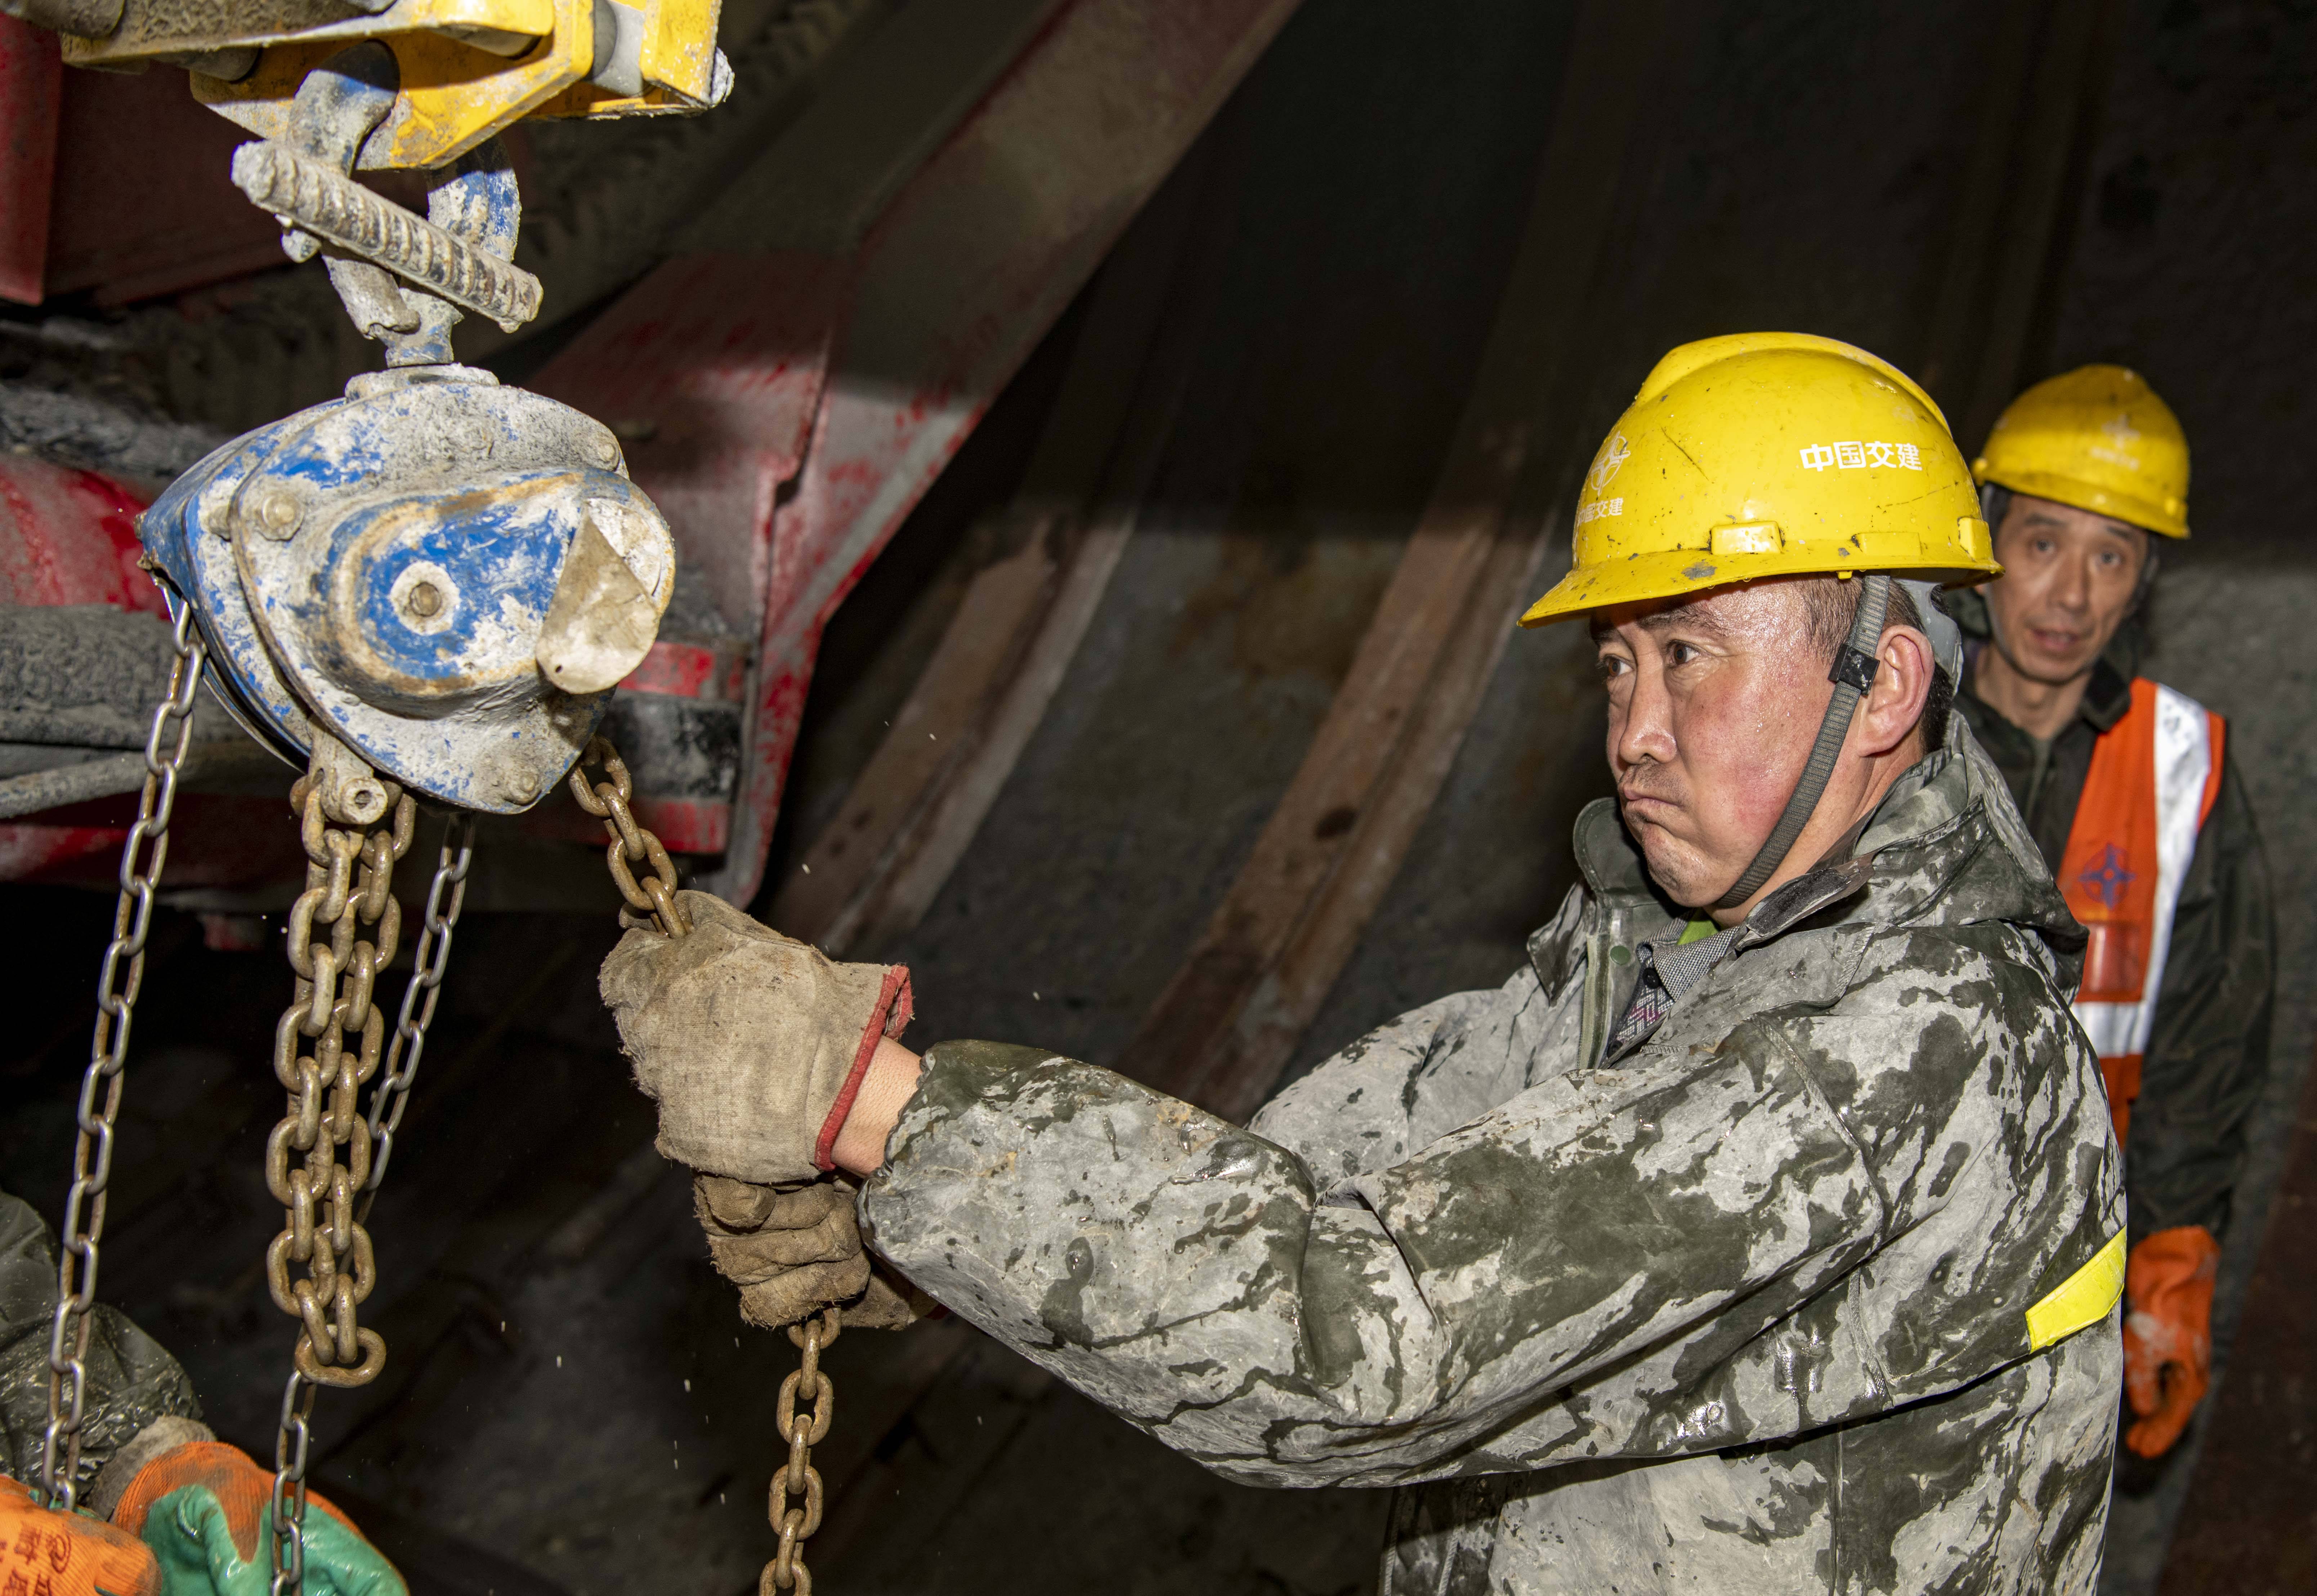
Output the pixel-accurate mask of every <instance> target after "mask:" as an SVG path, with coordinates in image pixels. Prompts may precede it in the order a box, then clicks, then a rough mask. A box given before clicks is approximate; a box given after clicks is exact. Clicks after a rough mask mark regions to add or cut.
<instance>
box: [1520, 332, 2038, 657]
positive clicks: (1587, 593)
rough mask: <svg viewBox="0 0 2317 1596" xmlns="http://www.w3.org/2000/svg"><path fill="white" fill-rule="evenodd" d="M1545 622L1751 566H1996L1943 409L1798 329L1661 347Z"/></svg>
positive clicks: (1929, 576) (1605, 451) (1722, 582)
mask: <svg viewBox="0 0 2317 1596" xmlns="http://www.w3.org/2000/svg"><path fill="white" fill-rule="evenodd" d="M1572 541H1573V542H1574V544H1575V551H1574V552H1575V560H1574V562H1573V564H1572V565H1571V567H1570V572H1569V574H1568V575H1567V576H1565V577H1563V578H1561V580H1560V582H1558V583H1557V584H1555V585H1554V587H1553V589H1552V591H1551V592H1550V593H1547V594H1546V595H1545V596H1543V598H1540V599H1538V600H1537V601H1536V603H1534V605H1530V606H1529V610H1528V613H1527V614H1525V615H1523V616H1522V617H1521V624H1522V625H1524V626H1542V625H1543V624H1545V623H1548V622H1552V621H1559V620H1564V619H1566V618H1568V617H1569V616H1570V615H1579V614H1586V613H1587V612H1588V611H1591V610H1597V609H1604V608H1606V607H1607V606H1609V605H1620V604H1633V603H1636V602H1639V601H1641V600H1644V599H1651V598H1669V597H1672V596H1676V595H1678V594H1683V593H1695V592H1700V591H1703V590H1704V589H1705V588H1708V587H1726V586H1728V585H1730V584H1731V583H1734V582H1749V581H1753V580H1755V579H1757V578H1761V577H1782V576H1803V575H1814V574H1835V575H1845V576H1847V575H1850V574H1852V573H1855V572H1860V571H1889V572H1892V573H1894V574H1901V575H1904V576H1907V577H1910V578H1918V579H1921V580H1928V581H1940V582H1946V583H1958V582H1979V581H1984V580H1986V579H1987V578H1990V577H1994V576H2000V575H2002V567H2000V566H1999V565H1998V564H1996V562H1995V558H1994V554H1993V552H1992V551H1991V550H1990V546H1989V542H1988V535H1987V523H1986V522H1985V521H1983V520H1982V519H1981V517H1980V510H1979V496H1978V493H1977V492H1976V491H1975V490H1974V489H1973V484H1972V480H1971V473H1970V472H1969V471H1966V470H1965V469H1964V463H1963V455H1962V453H1961V452H1960V451H1958V450H1957V449H1956V448H1955V440H1954V439H1953V438H1952V437H1951V436H1949V435H1948V433H1947V423H1946V417H1945V416H1942V415H1941V414H1940V413H1939V408H1938V406H1937V405H1935V404H1933V403H1932V402H1931V399H1930V396H1929V395H1928V394H1926V393H1925V392H1924V391H1923V390H1921V389H1920V388H1919V387H1917V386H1916V385H1915V383H1914V382H1913V381H1912V380H1910V378H1908V377H1907V376H1906V375H1905V374H1904V373H1902V372H1900V371H1899V369H1898V368H1897V367H1895V366H1893V365H1892V364H1890V363H1888V362H1887V361H1883V360H1879V359H1877V358H1876V357H1874V355H1872V354H1867V353H1866V351H1865V350H1864V349H1858V348H1854V347H1853V346H1851V345H1848V344H1839V343H1837V342H1836V341H1835V340H1834V339H1832V338H1820V337H1813V336H1811V335H1809V334H1807V333H1740V334H1736V335H1733V336H1729V337H1722V338H1704V339H1701V340H1700V341H1698V342H1697V343H1695V344H1684V345H1682V346H1681V347H1680V348H1678V349H1676V350H1675V351H1674V352H1673V353H1672V354H1668V355H1667V356H1666V357H1665V358H1664V359H1663V360H1661V361H1659V362H1658V363H1657V369H1656V370H1654V371H1652V372H1651V373H1650V374H1649V378H1648V380H1647V381H1644V382H1643V383H1642V390H1641V392H1640V393H1638V394H1636V395H1635V396H1634V398H1633V404H1632V405H1631V406H1630V407H1629V408H1627V409H1626V411H1625V413H1624V416H1623V417H1619V419H1618V421H1617V425H1616V426H1615V427H1613V428H1612V429H1611V430H1610V433H1609V437H1608V440H1607V442H1606V443H1604V444H1602V445H1601V450H1600V453H1597V454H1596V455H1595V456H1594V457H1593V465H1592V468H1591V469H1590V470H1589V471H1587V472H1586V475H1585V485H1584V489H1583V490H1582V491H1581V492H1580V493H1579V495H1578V498H1577V521H1576V535H1575V538H1574V539H1573V540H1572Z"/></svg>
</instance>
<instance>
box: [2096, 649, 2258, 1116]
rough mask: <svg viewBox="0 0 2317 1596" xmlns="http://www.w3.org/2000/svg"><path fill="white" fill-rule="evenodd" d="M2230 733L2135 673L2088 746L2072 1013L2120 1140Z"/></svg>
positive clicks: (2198, 707)
mask: <svg viewBox="0 0 2317 1596" xmlns="http://www.w3.org/2000/svg"><path fill="white" fill-rule="evenodd" d="M2227 730H2228V727H2227V723H2226V722H2223V720H2222V719H2221V717H2220V716H2218V715H2216V714H2214V713H2212V712H2211V711H2210V710H2207V709H2206V708H2205V706H2204V705H2202V704H2198V703H2197V702H2196V700H2195V699H2193V698H2190V697H2188V696H2187V695H2186V694H2184V693H2176V692H2174V691H2173V690H2172V689H2171V688H2169V687H2167V686H2160V685H2159V684H2158V683H2155V682H2151V681H2148V680H2146V679H2144V678H2136V679H2134V682H2133V684H2132V708H2131V709H2130V710H2129V711H2127V712H2126V713H2125V716H2124V718H2123V719H2122V720H2119V721H2118V722H2116V724H2115V725H2113V726H2111V727H2109V728H2108V729H2107V731H2104V732H2102V733H2100V737H2099V740H2098V742H2097V743H2095V744H2093V745H2092V763H2091V769H2090V770H2089V773H2087V775H2086V776H2085V777H2084V795H2083V798H2082V800H2081V801H2080V802H2078V803H2077V805H2076V820H2075V824H2074V825H2073V826H2071V828H2070V829H2069V831H2068V850H2067V852H2066V853H2065V854H2063V855H2062V856H2061V859H2060V881H2059V885H2060V891H2061V892H2062V894H2063V895H2064V896H2065V897H2066V898H2067V901H2068V908H2069V910H2071V912H2072V913H2073V914H2074V915H2075V917H2076V919H2079V920H2080V921H2081V922H2083V927H2084V929H2085V930H2087V931H2089V932H2090V933H2091V940H2090V942H2089V944H2088V945H2087V946H2086V947H2085V949H2084V983H2083V987H2082V989H2081V990H2080V991H2078V992H2077V994H2076V1018H2078V1019H2080V1020H2081V1021H2082V1022H2083V1027H2084V1031H2085V1033H2086V1035H2088V1036H2090V1037H2091V1041H2092V1048H2093V1051H2095V1052H2096V1053H2098V1054H2099V1062H2100V1078H2101V1080H2103V1081H2104V1082H2106V1084H2107V1106H2108V1113H2109V1114H2110V1116H2113V1117H2114V1119H2115V1121H2116V1141H2117V1143H2119V1144H2121V1143H2123V1141H2124V1134H2125V1129H2126V1128H2127V1127H2128V1126H2129V1125H2131V1123H2132V1104H2133V1099H2134V1098H2137V1097H2139V1095H2140V1061H2141V1057H2142V1055H2143V1054H2145V1053H2146V1052H2147V1051H2148V1036H2149V1032H2150V1030H2151V1027H2153V1026H2154V1024H2155V1018H2156V994H2157V991H2158V989H2159V988H2160V985H2161V984H2162V982H2163V979H2164V955H2165V953H2166V951H2167V949H2168V948H2169V946H2170V943H2171V940H2172V911H2173V910H2174V908H2175V907H2176V906H2177V905H2178V903H2179V901H2180V883H2181V881H2182V880H2183V879H2184V878H2185V877H2186V876H2187V874H2188V862H2189V860H2191V859H2192V858H2194V857H2195V856H2196V835H2197V833H2198V832H2199V831H2201V830H2202V829H2204V824H2205V816H2206V815H2208V814H2210V813H2212V812H2213V800H2214V798H2216V797H2218V796H2219V795H2220V790H2221V745H2222V740H2223V736H2224V735H2225V733H2226V732H2227Z"/></svg>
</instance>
